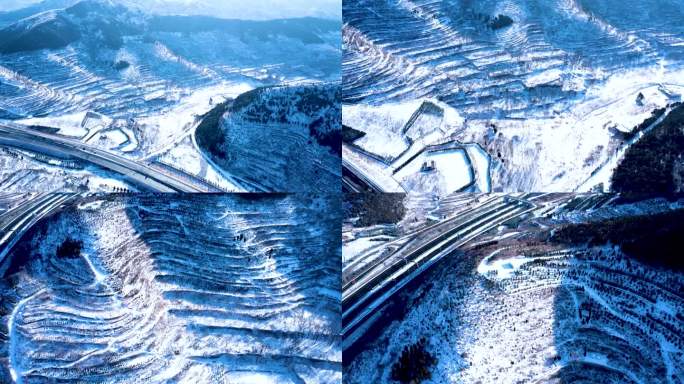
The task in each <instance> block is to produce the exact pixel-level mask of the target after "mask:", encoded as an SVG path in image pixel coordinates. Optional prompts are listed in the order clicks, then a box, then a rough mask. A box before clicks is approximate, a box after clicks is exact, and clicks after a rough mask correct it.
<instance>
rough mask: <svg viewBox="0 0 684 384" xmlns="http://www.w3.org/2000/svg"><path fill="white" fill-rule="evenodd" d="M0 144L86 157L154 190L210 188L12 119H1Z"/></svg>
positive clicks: (48, 152) (64, 155) (84, 158)
mask: <svg viewBox="0 0 684 384" xmlns="http://www.w3.org/2000/svg"><path fill="white" fill-rule="evenodd" d="M0 145H6V146H11V147H16V148H21V149H25V150H29V151H33V152H38V153H43V154H46V155H51V156H55V157H59V158H70V159H78V160H82V161H86V162H89V163H92V164H95V165H97V166H99V167H101V168H105V169H108V170H110V171H112V172H116V173H118V174H120V175H123V176H124V177H126V178H127V179H128V180H130V181H131V182H132V183H134V184H136V185H139V186H141V187H143V188H145V189H148V190H151V191H155V192H213V191H214V190H213V189H211V188H210V187H208V186H206V185H204V183H199V182H193V181H192V177H191V176H189V175H188V177H187V178H185V177H183V178H181V177H179V176H176V175H172V174H166V173H162V172H160V171H159V170H157V169H154V168H151V167H149V166H146V165H144V164H140V163H138V162H135V161H133V160H129V159H127V158H124V157H121V156H118V155H115V154H112V153H110V152H107V151H105V150H102V149H99V148H94V147H91V146H88V145H86V144H84V143H82V142H81V141H78V140H73V139H69V138H66V137H63V136H58V135H53V134H49V133H45V132H39V131H36V130H32V129H29V128H27V127H23V126H21V125H17V124H14V123H11V122H6V121H5V122H0Z"/></svg>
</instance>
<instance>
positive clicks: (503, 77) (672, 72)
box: [343, 0, 684, 192]
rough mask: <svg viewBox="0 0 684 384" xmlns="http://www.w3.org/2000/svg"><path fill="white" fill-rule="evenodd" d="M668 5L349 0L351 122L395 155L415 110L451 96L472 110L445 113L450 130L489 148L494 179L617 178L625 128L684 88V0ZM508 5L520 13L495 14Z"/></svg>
mask: <svg viewBox="0 0 684 384" xmlns="http://www.w3.org/2000/svg"><path fill="white" fill-rule="evenodd" d="M661 5H662V4H660V3H658V2H643V1H637V0H627V1H618V0H601V1H591V2H588V1H571V2H568V1H561V0H558V1H545V2H528V1H519V0H513V1H510V0H491V1H478V2H475V3H473V2H463V1H455V0H454V1H450V0H443V1H434V0H411V1H409V0H401V1H394V2H371V1H355V2H347V3H345V4H344V14H345V20H344V21H345V25H344V28H343V50H344V52H343V55H344V56H343V103H344V105H343V109H344V116H345V124H346V125H348V126H350V127H352V128H354V129H357V130H360V131H363V132H366V133H367V136H366V137H363V138H361V139H359V140H357V141H356V142H355V144H357V145H359V146H362V147H364V149H366V150H368V151H370V152H371V153H374V154H378V155H381V156H385V155H386V154H388V153H396V152H397V151H400V150H401V149H400V148H401V147H402V146H403V145H404V143H402V142H401V140H398V139H397V137H396V136H395V134H396V133H397V132H398V129H400V128H401V127H402V126H403V125H404V124H405V123H406V122H407V121H408V119H409V116H410V115H411V114H412V113H413V112H412V111H415V110H416V109H417V106H418V105H420V103H421V102H422V101H424V100H433V101H435V100H437V101H439V102H441V103H443V104H445V105H447V106H449V107H450V108H452V109H453V111H454V114H453V116H458V117H451V118H450V117H447V116H445V117H444V119H443V121H442V126H443V131H444V135H443V136H448V137H450V138H451V139H454V140H457V141H459V142H461V143H464V144H465V143H478V144H480V146H481V147H483V148H484V149H485V150H486V152H487V153H488V154H489V157H490V158H491V169H490V172H489V173H490V176H491V190H493V191H503V192H515V191H575V190H577V191H588V190H591V189H592V188H599V189H604V190H608V189H609V188H610V175H611V174H612V170H613V169H614V167H615V165H616V164H617V162H618V161H619V159H620V158H621V155H622V153H623V152H624V151H623V150H624V148H625V146H626V145H629V143H625V142H624V140H623V139H622V138H621V137H619V135H616V134H615V131H618V132H619V131H622V132H629V131H630V130H632V128H633V127H635V126H636V125H638V124H639V123H641V122H642V121H643V120H645V119H646V118H647V117H649V116H650V114H651V112H652V111H653V110H654V109H657V108H663V107H665V106H666V105H668V104H671V103H674V102H677V101H681V100H682V95H683V94H684V82H683V81H682V78H684V76H683V75H684V44H683V42H684V27H682V26H683V25H684V23H682V20H684V5H683V4H682V3H681V2H668V3H667V6H665V5H662V7H661ZM636 14H639V15H643V17H638V18H637V17H634V16H632V15H636ZM497 15H505V16H508V17H510V18H511V20H512V24H511V25H509V26H505V27H502V28H497V29H495V28H492V27H491V26H490V22H491V18H493V17H496V16H497ZM640 94H641V95H643V98H641V97H640V96H639V95H640ZM638 97H639V99H640V101H638V102H637V98H638ZM347 116H348V117H347ZM388 138H389V139H388ZM425 139H426V141H433V142H434V141H435V139H434V138H429V135H426V136H425ZM380 140H383V142H385V143H388V144H387V146H381V145H379V144H378V143H379V142H380ZM376 172H379V171H376Z"/></svg>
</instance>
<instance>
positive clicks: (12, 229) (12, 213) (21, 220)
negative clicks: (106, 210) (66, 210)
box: [0, 193, 74, 276]
mask: <svg viewBox="0 0 684 384" xmlns="http://www.w3.org/2000/svg"><path fill="white" fill-rule="evenodd" d="M26 196H27V197H28V196H31V195H26ZM73 197H74V195H71V194H61V193H59V194H42V195H38V196H36V197H33V198H31V199H28V200H26V201H23V202H21V203H19V204H18V205H17V206H15V207H13V208H11V209H10V210H8V211H6V212H4V213H3V214H2V215H1V216H0V276H3V275H4V274H5V271H6V270H7V268H8V267H9V265H10V264H11V263H10V260H7V259H8V257H7V255H8V254H9V252H10V251H11V250H12V247H14V245H15V244H16V243H17V242H18V241H19V239H21V237H22V236H23V235H24V233H26V232H27V231H28V230H29V229H30V228H31V227H32V226H33V225H35V224H36V223H37V222H38V221H40V220H41V219H42V218H44V217H46V216H48V215H50V214H51V213H53V212H54V211H56V210H57V209H59V208H61V207H63V206H64V205H65V204H66V203H67V202H68V201H69V200H71V199H72V198H73Z"/></svg>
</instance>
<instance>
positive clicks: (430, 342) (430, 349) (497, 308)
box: [343, 194, 684, 384]
mask: <svg viewBox="0 0 684 384" xmlns="http://www.w3.org/2000/svg"><path fill="white" fill-rule="evenodd" d="M509 196H510V198H515V199H524V200H527V201H528V202H531V203H534V204H535V205H536V206H537V208H536V210H535V211H534V212H533V214H532V215H531V216H528V217H526V218H521V219H516V220H513V221H510V222H508V223H505V224H504V225H502V226H500V227H498V228H496V229H494V230H491V231H489V232H487V233H484V234H482V235H480V236H479V237H477V238H475V239H474V240H473V241H472V242H471V243H470V244H468V245H467V246H465V247H462V248H461V249H460V250H457V251H455V252H453V253H452V254H451V255H449V256H448V257H446V258H445V259H444V261H442V262H441V263H440V265H439V266H436V267H435V268H432V270H431V271H428V272H427V273H426V274H425V276H423V277H422V278H421V279H420V281H419V282H417V283H416V284H415V285H414V286H407V288H405V289H404V290H403V292H400V293H399V294H397V295H396V297H395V299H394V301H396V302H397V304H394V305H392V304H388V305H387V306H386V307H385V308H384V309H382V310H381V311H380V313H379V314H378V316H379V318H381V319H383V318H385V317H386V318H387V319H391V321H390V320H385V321H384V325H383V326H381V327H380V328H379V329H378V328H376V331H374V332H372V333H370V334H368V335H366V341H365V342H364V343H363V344H362V346H361V347H359V346H357V347H355V349H354V351H353V352H352V354H350V360H349V361H347V360H346V359H345V363H344V366H345V367H344V377H345V382H348V383H367V382H388V381H390V379H391V377H392V371H393V366H394V365H395V364H396V362H397V361H399V358H400V356H401V355H402V351H405V350H406V347H407V346H410V345H415V344H416V343H417V342H418V341H419V340H420V339H421V338H424V339H425V344H424V346H425V350H426V352H427V353H428V354H430V355H431V356H432V357H433V358H434V364H429V365H427V366H424V367H425V369H426V370H427V371H429V372H430V375H431V377H430V380H431V382H449V383H454V382H455V383H461V382H463V383H471V382H480V383H500V382H507V383H508V382H511V383H513V382H535V383H557V382H563V383H565V382H567V383H613V382H621V383H672V384H674V383H679V382H681V381H682V380H683V379H684V365H683V364H682V362H683V361H684V360H683V359H682V356H684V338H683V337H682V335H683V334H684V333H683V332H684V329H683V328H682V327H683V326H684V322H683V321H682V320H683V319H684V295H682V292H683V289H684V273H683V272H682V269H681V268H680V267H677V266H678V265H679V266H681V263H678V261H677V260H676V253H674V252H669V253H668V255H664V254H661V252H662V250H653V253H650V254H649V253H648V252H646V253H645V254H643V252H642V254H641V255H640V256H635V255H630V254H628V253H627V251H626V249H631V250H634V249H635V248H634V247H631V248H627V247H626V246H625V248H624V249H623V248H621V247H622V246H623V245H629V244H630V241H631V240H632V239H630V238H626V237H628V236H624V237H625V238H624V239H621V240H620V242H621V245H605V244H600V243H599V244H592V245H587V244H586V242H584V241H581V242H580V241H577V242H576V243H568V242H567V241H565V240H560V239H561V238H564V237H561V236H557V234H559V233H561V231H563V232H564V231H566V230H567V228H571V226H572V225H574V224H577V223H595V224H596V225H599V227H594V228H593V229H598V230H599V232H600V231H601V230H604V231H608V232H611V229H609V228H611V227H608V226H610V225H613V224H614V223H620V224H619V225H615V227H612V228H613V230H616V228H617V230H620V231H623V230H624V228H627V227H629V226H630V225H633V224H630V223H634V222H635V221H632V220H634V219H635V218H636V217H641V219H639V220H644V219H643V217H650V219H645V220H646V221H645V222H649V220H654V218H655V217H657V216H658V217H660V219H658V220H660V221H652V224H650V225H651V226H654V225H656V227H655V228H657V229H655V228H644V227H642V228H640V229H639V228H633V229H632V231H638V232H641V233H643V232H647V233H651V234H652V235H653V236H655V237H656V238H657V236H659V235H658V234H657V233H667V232H668V231H670V233H671V234H672V227H671V226H672V225H674V226H678V225H679V224H677V222H678V221H677V220H681V214H682V211H681V207H682V200H679V201H677V202H668V201H666V200H664V199H653V200H646V201H641V202H637V203H626V204H625V203H620V202H619V201H617V200H616V199H615V196H614V195H610V194H517V195H509ZM487 197H488V195H472V194H471V195H466V194H457V195H452V196H449V197H448V198H446V199H443V201H440V204H439V208H437V209H436V210H434V211H433V212H434V214H439V215H447V216H451V215H455V216H458V215H459V214H460V213H461V212H462V211H463V209H466V208H467V207H468V206H469V205H471V204H473V203H477V201H478V200H481V199H483V198H487ZM423 200H424V199H423V198H422V197H420V196H408V197H407V199H406V207H407V208H410V209H411V210H417V211H418V212H421V211H422V210H424V209H425V207H426V204H425V203H424V201H423ZM377 209H382V208H381V207H377ZM660 215H665V216H660ZM667 215H670V216H669V217H670V219H669V220H673V221H670V222H669V224H667V221H666V220H663V217H667ZM406 217H417V216H416V215H414V214H413V213H412V212H410V211H409V212H407V214H406ZM414 220H416V219H414ZM414 220H412V221H414ZM621 220H625V221H621ZM416 221H418V222H420V221H422V220H416ZM637 222H638V221H637ZM569 223H572V224H569ZM642 223H643V222H642ZM656 223H660V225H661V226H660V227H658V226H657V225H658V224H656ZM569 225H570V226H569ZM602 225H606V227H603V228H602V227H600V226H602ZM668 225H669V226H668ZM370 229H371V228H355V230H354V232H355V234H356V239H354V240H353V241H345V243H344V244H343V248H347V247H349V248H358V246H359V245H361V243H360V242H361V241H363V240H364V239H365V240H372V244H377V245H376V246H377V247H378V250H377V252H378V253H380V252H381V251H382V249H383V247H385V245H384V243H383V241H376V240H375V237H372V236H377V235H376V234H375V233H370V231H369V230H370ZM593 229H592V230H593ZM364 232H369V233H368V235H366V236H363V233H364ZM408 233H411V232H410V231H408ZM577 233H580V232H575V235H576V234H577ZM589 233H595V232H589ZM348 235H349V234H348ZM418 236H420V235H418ZM563 236H565V235H563ZM639 236H640V235H637V236H631V237H632V238H635V237H639ZM648 236H649V235H646V238H647V237H648ZM674 236H678V234H676V233H675V234H674ZM347 237H348V238H351V236H347ZM665 238H667V237H665ZM642 240H643V238H642ZM647 242H648V241H647ZM632 244H633V243H632ZM651 244H653V241H652V242H651ZM654 248H655V247H654ZM350 251H351V252H352V253H355V254H357V253H358V254H359V255H360V254H362V252H357V250H356V249H350ZM344 253H346V250H345V249H343V254H344ZM355 262H358V261H355ZM423 361H426V360H423ZM418 365H420V363H418ZM420 371H421V369H420V367H419V368H416V369H415V370H414V372H420Z"/></svg>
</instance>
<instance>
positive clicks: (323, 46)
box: [0, 0, 341, 191]
mask: <svg viewBox="0 0 684 384" xmlns="http://www.w3.org/2000/svg"><path fill="white" fill-rule="evenodd" d="M142 4H143V5H144V4H145V3H142ZM216 5H217V6H218V3H216ZM229 6H230V4H226V7H229ZM226 9H228V8H226ZM171 13H174V12H171ZM307 14H308V13H307V12H303V13H302V14H300V15H298V17H296V18H279V19H264V20H246V19H240V18H238V17H239V15H238V14H235V15H233V17H232V18H221V17H218V16H217V15H220V14H219V13H216V12H215V13H212V15H211V16H206V15H177V14H171V15H162V14H160V13H159V12H157V13H154V12H150V11H149V10H148V9H146V8H145V7H140V6H134V5H133V4H132V3H131V4H128V3H122V2H120V1H114V0H83V1H79V2H69V1H63V2H60V0H51V1H50V2H49V3H47V2H45V3H40V4H38V5H35V6H33V7H29V8H24V9H21V10H17V11H14V12H5V13H0V25H4V24H1V23H2V20H4V22H7V23H8V24H7V25H4V27H2V28H0V95H1V96H2V97H0V119H10V120H13V121H15V122H17V123H20V124H24V125H26V126H33V127H41V129H48V130H50V131H52V130H56V131H57V133H58V134H60V135H65V136H69V137H72V138H76V139H79V140H81V141H83V142H84V143H86V144H88V145H92V146H95V147H98V148H101V149H105V150H108V151H112V152H114V153H116V154H118V155H121V156H125V157H128V158H130V159H134V160H135V161H139V162H145V163H153V164H156V165H160V166H162V167H164V168H168V167H172V168H173V169H174V170H172V171H173V172H176V171H177V170H178V169H179V168H180V170H181V171H182V172H184V173H186V174H189V175H191V176H195V177H199V178H202V179H204V180H206V181H208V182H209V183H211V184H212V185H213V184H216V185H220V186H221V187H220V189H222V190H227V191H236V190H242V189H241V188H240V187H239V186H238V185H237V184H236V183H234V182H231V181H230V180H229V179H228V178H226V177H224V176H223V175H222V173H221V171H220V170H218V169H216V167H215V166H214V165H213V164H212V163H211V162H210V161H208V159H206V158H205V157H204V156H203V155H202V153H201V152H200V151H199V150H198V149H197V148H196V146H195V143H194V141H193V135H194V129H195V127H196V126H197V125H198V122H199V118H200V116H202V115H204V114H205V113H207V112H208V111H209V110H211V109H212V108H213V107H215V106H216V105H217V104H218V103H221V102H223V101H225V100H227V99H233V98H235V97H237V96H238V95H239V94H241V93H243V92H246V91H249V90H250V89H253V88H259V87H263V86H273V85H285V84H299V83H321V82H337V81H339V77H340V57H341V51H340V36H341V34H340V28H341V22H340V20H339V19H337V20H334V19H329V18H317V17H303V16H302V15H307ZM8 20H9V21H8ZM254 144H255V145H258V143H254ZM254 150H258V148H255V149H254ZM8 151H9V152H8V153H2V154H0V164H3V167H2V170H0V184H5V185H6V186H7V188H17V190H22V189H23V190H45V189H48V190H53V189H59V190H64V189H66V190H78V189H79V188H80V189H83V188H87V189H88V190H105V191H106V190H111V187H113V186H114V185H117V186H118V187H122V186H121V183H120V182H118V183H117V182H115V181H112V180H111V177H110V176H109V175H108V176H107V177H106V178H105V179H107V180H109V181H105V180H104V179H102V178H99V177H98V178H97V179H98V181H95V178H93V177H90V179H92V180H91V181H94V182H93V183H91V182H90V181H88V177H84V174H83V172H81V174H79V175H78V176H75V175H74V172H73V170H69V171H66V172H64V169H63V167H59V166H57V167H55V166H54V164H53V163H54V161H53V160H52V159H42V160H41V161H38V162H36V161H34V159H33V155H31V156H29V157H26V156H24V155H25V153H17V152H16V151H13V150H8ZM338 160H339V158H338ZM46 163H47V164H48V165H46ZM78 167H80V168H83V167H82V166H78ZM167 171H168V169H167ZM86 173H87V172H86ZM37 174H45V175H51V176H49V177H48V178H49V179H50V180H45V182H44V183H42V184H41V185H36V184H35V183H34V182H33V181H31V180H35V178H34V177H31V175H37ZM267 184H268V183H267ZM86 185H87V186H86ZM97 185H101V186H102V189H100V187H96V186H97ZM107 186H110V187H107ZM123 187H124V188H128V189H135V187H134V186H131V185H124V186H123ZM43 188H45V189H43Z"/></svg>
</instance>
